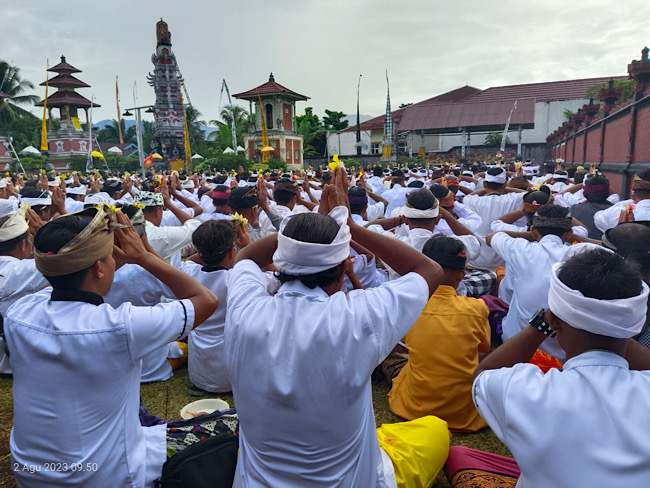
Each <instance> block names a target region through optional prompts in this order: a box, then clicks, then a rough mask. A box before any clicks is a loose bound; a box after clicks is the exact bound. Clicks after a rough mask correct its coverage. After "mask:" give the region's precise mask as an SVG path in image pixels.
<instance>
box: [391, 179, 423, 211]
mask: <svg viewBox="0 0 650 488" xmlns="http://www.w3.org/2000/svg"><path fill="white" fill-rule="evenodd" d="M414 190H419V188H408V187H405V186H401V185H395V186H393V188H391V189H390V190H386V191H385V192H384V193H383V195H382V197H384V198H385V199H386V200H388V206H387V207H386V211H385V212H384V214H385V215H388V216H392V212H393V210H394V209H396V208H398V207H403V206H404V204H405V203H406V194H407V193H409V192H410V191H414Z"/></svg>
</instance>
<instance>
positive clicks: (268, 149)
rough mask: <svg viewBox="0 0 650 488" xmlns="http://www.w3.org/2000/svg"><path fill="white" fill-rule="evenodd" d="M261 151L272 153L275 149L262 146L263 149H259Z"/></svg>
mask: <svg viewBox="0 0 650 488" xmlns="http://www.w3.org/2000/svg"><path fill="white" fill-rule="evenodd" d="M261 151H262V152H273V151H275V148H274V147H273V146H264V147H263V148H262V149H261Z"/></svg>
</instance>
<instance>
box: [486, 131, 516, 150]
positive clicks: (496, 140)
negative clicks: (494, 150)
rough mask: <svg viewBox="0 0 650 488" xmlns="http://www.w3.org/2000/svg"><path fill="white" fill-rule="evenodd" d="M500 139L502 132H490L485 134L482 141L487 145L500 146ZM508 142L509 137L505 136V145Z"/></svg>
mask: <svg viewBox="0 0 650 488" xmlns="http://www.w3.org/2000/svg"><path fill="white" fill-rule="evenodd" d="M502 139H503V133H502V132H492V133H490V134H488V135H486V136H485V142H483V144H484V145H486V146H489V147H500V146H501V140H502ZM508 144H511V142H510V138H509V137H508V136H506V145H508Z"/></svg>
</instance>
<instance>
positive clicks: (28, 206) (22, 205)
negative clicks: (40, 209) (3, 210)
mask: <svg viewBox="0 0 650 488" xmlns="http://www.w3.org/2000/svg"><path fill="white" fill-rule="evenodd" d="M20 208H24V209H25V212H26V211H27V210H29V209H30V208H32V204H31V203H21V204H20Z"/></svg>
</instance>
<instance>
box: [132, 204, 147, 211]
mask: <svg viewBox="0 0 650 488" xmlns="http://www.w3.org/2000/svg"><path fill="white" fill-rule="evenodd" d="M131 206H132V207H138V208H139V209H140V210H144V205H143V204H141V203H132V204H131Z"/></svg>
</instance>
